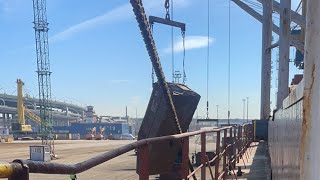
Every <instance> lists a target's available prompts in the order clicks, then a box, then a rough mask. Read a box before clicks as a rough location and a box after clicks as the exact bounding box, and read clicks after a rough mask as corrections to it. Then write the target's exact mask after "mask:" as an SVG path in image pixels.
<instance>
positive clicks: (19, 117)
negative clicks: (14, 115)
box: [17, 79, 25, 125]
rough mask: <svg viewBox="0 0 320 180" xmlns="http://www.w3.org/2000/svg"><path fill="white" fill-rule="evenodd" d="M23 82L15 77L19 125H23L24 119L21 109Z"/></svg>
mask: <svg viewBox="0 0 320 180" xmlns="http://www.w3.org/2000/svg"><path fill="white" fill-rule="evenodd" d="M23 85H24V83H23V82H22V80H21V79H17V93H18V96H17V101H18V103H17V111H18V120H19V123H20V124H21V125H25V119H24V110H23V95H22V87H23Z"/></svg>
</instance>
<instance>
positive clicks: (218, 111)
mask: <svg viewBox="0 0 320 180" xmlns="http://www.w3.org/2000/svg"><path fill="white" fill-rule="evenodd" d="M218 126H219V105H217V127H218Z"/></svg>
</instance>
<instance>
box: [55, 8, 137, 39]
mask: <svg viewBox="0 0 320 180" xmlns="http://www.w3.org/2000/svg"><path fill="white" fill-rule="evenodd" d="M130 10H131V6H130V4H126V5H122V6H120V7H117V8H115V9H113V10H111V11H109V12H107V13H105V14H103V15H100V16H96V17H94V18H92V19H88V20H85V21H83V22H81V23H79V24H76V25H73V26H71V27H69V28H67V29H66V30H64V31H62V32H60V33H58V34H56V35H54V36H52V37H51V38H50V42H57V41H61V40H65V39H67V38H68V37H70V36H72V35H74V34H75V33H78V32H80V31H83V30H86V29H89V28H93V27H95V26H98V25H102V24H106V23H110V22H113V21H119V20H123V19H125V18H128V17H130V13H128V12H130Z"/></svg>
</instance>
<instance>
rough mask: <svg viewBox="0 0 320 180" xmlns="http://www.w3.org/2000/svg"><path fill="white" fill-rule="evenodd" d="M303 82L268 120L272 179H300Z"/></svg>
mask: <svg viewBox="0 0 320 180" xmlns="http://www.w3.org/2000/svg"><path fill="white" fill-rule="evenodd" d="M303 84H304V82H303V81H301V82H300V84H299V85H298V86H296V88H295V89H294V90H293V91H292V92H291V93H290V95H289V96H288V97H287V98H286V99H285V100H284V101H283V109H280V110H278V111H277V112H276V113H275V114H274V117H273V121H269V138H268V141H269V152H270V158H271V168H272V177H273V179H300V177H299V170H300V152H299V149H300V142H301V128H302V112H303V88H304V87H303Z"/></svg>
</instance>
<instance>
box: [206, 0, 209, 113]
mask: <svg viewBox="0 0 320 180" xmlns="http://www.w3.org/2000/svg"><path fill="white" fill-rule="evenodd" d="M207 19H208V22H207V23H208V24H207V26H208V27H207V28H208V29H207V31H208V32H207V33H208V34H207V35H208V37H207V38H208V39H207V40H208V42H207V43H208V44H207V117H206V119H209V59H210V0H208V17H207Z"/></svg>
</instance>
